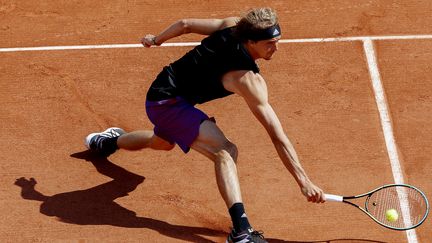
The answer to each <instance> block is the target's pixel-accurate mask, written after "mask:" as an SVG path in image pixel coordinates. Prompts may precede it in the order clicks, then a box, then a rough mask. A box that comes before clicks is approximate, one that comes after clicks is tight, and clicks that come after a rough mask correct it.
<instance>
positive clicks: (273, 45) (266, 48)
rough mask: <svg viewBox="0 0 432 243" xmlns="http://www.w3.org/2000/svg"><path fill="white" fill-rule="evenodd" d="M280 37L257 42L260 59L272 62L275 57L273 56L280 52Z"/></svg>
mask: <svg viewBox="0 0 432 243" xmlns="http://www.w3.org/2000/svg"><path fill="white" fill-rule="evenodd" d="M279 40H280V36H278V37H275V38H272V39H269V40H262V41H257V42H256V43H255V44H256V46H255V47H256V49H255V50H256V52H257V54H258V57H259V58H263V59H265V60H270V59H272V57H273V54H274V53H275V52H276V51H277V50H278V45H279Z"/></svg>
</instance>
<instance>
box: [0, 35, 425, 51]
mask: <svg viewBox="0 0 432 243" xmlns="http://www.w3.org/2000/svg"><path fill="white" fill-rule="evenodd" d="M413 39H432V35H395V36H356V37H337V38H308V39H284V40H280V43H310V42H343V41H366V40H413ZM198 44H199V42H179V43H164V44H162V45H161V46H164V47H171V46H196V45H198ZM140 47H143V46H142V45H141V44H113V45H77V46H40V47H13V48H0V52H22V51H62V50H84V49H122V48H140Z"/></svg>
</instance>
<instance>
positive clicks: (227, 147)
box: [191, 121, 242, 208]
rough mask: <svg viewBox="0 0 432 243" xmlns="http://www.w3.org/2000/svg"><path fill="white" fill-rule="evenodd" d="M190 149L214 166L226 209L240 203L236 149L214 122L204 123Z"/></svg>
mask: <svg viewBox="0 0 432 243" xmlns="http://www.w3.org/2000/svg"><path fill="white" fill-rule="evenodd" d="M191 147H192V149H194V150H196V151H198V152H200V153H201V154H203V155H205V156H206V157H208V158H209V159H211V160H212V161H213V162H214V164H215V172H216V181H217V185H218V188H219V191H220V193H221V195H222V198H223V199H224V201H225V203H226V205H227V207H228V208H230V207H231V206H232V205H233V204H234V203H239V202H242V197H241V192H240V183H239V180H238V176H237V167H236V163H235V162H236V161H237V147H236V146H235V145H234V144H233V143H231V142H230V141H229V140H228V139H227V138H226V137H225V135H224V134H223V133H222V131H221V130H220V129H219V128H218V127H217V126H216V124H215V123H214V122H211V121H204V122H203V123H202V124H201V126H200V133H199V136H198V138H197V139H196V140H195V142H194V143H193V144H192V146H191Z"/></svg>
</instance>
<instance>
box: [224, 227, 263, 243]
mask: <svg viewBox="0 0 432 243" xmlns="http://www.w3.org/2000/svg"><path fill="white" fill-rule="evenodd" d="M226 243H268V242H267V241H266V240H265V238H264V235H263V232H260V231H255V230H254V229H252V228H249V229H247V230H245V231H243V232H240V233H237V232H235V230H234V229H233V230H232V231H231V234H229V235H228V239H227V240H226Z"/></svg>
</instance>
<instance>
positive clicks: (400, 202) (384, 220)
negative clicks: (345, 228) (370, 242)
mask: <svg viewBox="0 0 432 243" xmlns="http://www.w3.org/2000/svg"><path fill="white" fill-rule="evenodd" d="M325 197H326V200H327V201H330V202H343V203H347V204H349V205H352V206H354V207H356V208H358V209H360V210H361V211H363V212H364V213H365V214H366V215H368V216H369V217H370V218H372V219H373V220H374V221H375V222H377V223H378V224H380V225H382V226H384V227H386V228H389V229H393V230H409V229H413V228H415V227H418V226H419V225H421V224H422V223H423V222H424V221H425V220H426V217H427V216H428V214H429V202H428V200H427V198H426V195H425V194H424V193H423V192H422V191H420V190H419V189H417V188H415V187H414V186H411V185H406V184H390V185H384V186H381V187H379V188H376V189H375V190H372V191H370V192H368V193H364V194H360V195H357V196H349V197H346V196H338V195H332V194H325ZM360 198H362V199H364V200H365V202H364V207H361V206H359V205H357V204H355V203H354V202H351V201H352V200H355V199H360ZM393 209H394V210H396V212H397V214H396V215H395V216H396V217H393V218H391V219H389V218H388V215H387V214H388V210H392V211H394V210H393Z"/></svg>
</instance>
